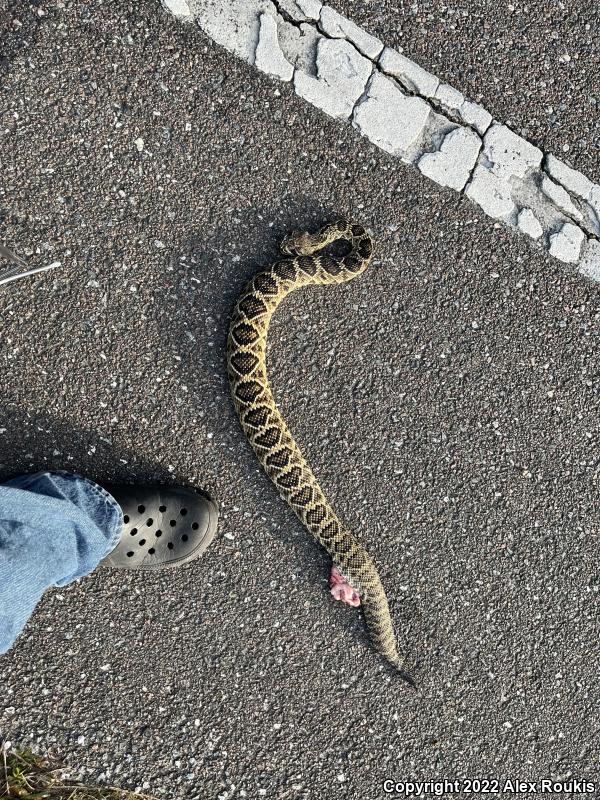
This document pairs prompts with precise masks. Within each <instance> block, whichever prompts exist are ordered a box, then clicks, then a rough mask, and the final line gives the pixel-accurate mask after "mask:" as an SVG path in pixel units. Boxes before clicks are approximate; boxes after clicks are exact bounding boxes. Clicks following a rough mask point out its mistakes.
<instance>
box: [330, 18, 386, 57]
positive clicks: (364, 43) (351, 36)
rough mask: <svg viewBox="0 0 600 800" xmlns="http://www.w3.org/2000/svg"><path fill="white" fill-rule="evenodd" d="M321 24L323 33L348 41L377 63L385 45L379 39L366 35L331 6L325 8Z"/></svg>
mask: <svg viewBox="0 0 600 800" xmlns="http://www.w3.org/2000/svg"><path fill="white" fill-rule="evenodd" d="M320 23H321V24H320V27H321V30H322V31H323V33H326V34H327V35H328V36H332V37H334V38H338V39H347V40H348V41H349V42H352V44H353V45H356V48H357V49H358V50H360V52H361V53H363V54H364V55H365V56H367V58H370V59H371V60H372V61H375V59H376V58H377V57H378V56H379V54H380V53H381V51H382V50H383V44H382V43H381V42H380V41H379V39H376V38H375V37H374V36H371V35H370V34H368V33H366V31H363V29H362V28H359V27H358V25H356V24H355V23H354V22H352V21H351V20H349V19H346V17H343V16H342V15H341V14H338V12H337V11H334V10H333V8H329V6H323V9H322V11H321V18H320Z"/></svg>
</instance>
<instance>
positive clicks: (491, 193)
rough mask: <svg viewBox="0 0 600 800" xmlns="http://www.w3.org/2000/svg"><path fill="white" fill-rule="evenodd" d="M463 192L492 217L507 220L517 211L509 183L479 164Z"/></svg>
mask: <svg viewBox="0 0 600 800" xmlns="http://www.w3.org/2000/svg"><path fill="white" fill-rule="evenodd" d="M465 194H466V195H467V197H470V198H471V200H474V201H475V202H476V203H477V204H478V205H480V206H481V208H482V209H483V210H484V211H485V213H486V214H487V215H488V217H492V219H502V220H507V219H508V218H509V217H510V216H512V215H514V214H515V213H516V211H517V207H516V205H515V204H514V203H513V199H512V192H511V189H510V184H508V183H507V182H506V181H505V180H503V179H502V178H499V177H498V176H497V175H494V174H493V173H492V172H490V170H489V169H487V167H484V166H481V164H479V165H478V166H477V167H476V168H475V172H474V173H473V177H472V178H471V182H470V183H469V184H468V185H467V188H466V189H465Z"/></svg>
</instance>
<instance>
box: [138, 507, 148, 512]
mask: <svg viewBox="0 0 600 800" xmlns="http://www.w3.org/2000/svg"><path fill="white" fill-rule="evenodd" d="M145 510H146V507H145V506H138V511H139V512H140V514H143V513H144V511H145Z"/></svg>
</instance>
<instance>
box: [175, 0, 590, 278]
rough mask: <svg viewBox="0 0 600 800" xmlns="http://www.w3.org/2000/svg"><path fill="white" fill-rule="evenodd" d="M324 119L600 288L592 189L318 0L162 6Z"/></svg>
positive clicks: (191, 1)
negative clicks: (343, 124) (341, 124)
mask: <svg viewBox="0 0 600 800" xmlns="http://www.w3.org/2000/svg"><path fill="white" fill-rule="evenodd" d="M163 3H164V5H165V6H166V7H167V8H168V9H169V10H170V11H171V12H172V13H173V14H175V15H176V16H177V17H178V18H179V19H182V20H187V21H196V22H197V23H198V24H199V25H200V27H201V28H202V30H203V31H204V32H205V33H206V34H207V35H208V36H210V37H211V38H212V39H213V40H214V41H215V42H217V43H218V44H220V45H222V46H223V47H225V48H226V49H227V50H229V51H230V52H231V53H234V54H235V55H236V56H238V57H240V58H242V59H244V60H245V61H247V62H248V63H249V64H252V65H254V66H255V67H256V68H257V69H259V70H261V71H262V72H264V73H266V74H267V75H270V76H271V77H274V78H277V79H279V80H283V81H288V82H292V83H293V86H294V89H295V91H296V93H297V94H298V95H299V96H300V97H303V98H304V99H305V100H307V101H308V102H309V103H312V104H313V105H315V106H317V107H318V108H320V109H321V110H322V111H324V112H325V113H326V114H328V115H329V116H332V117H335V118H337V119H341V120H347V121H349V122H350V123H351V124H352V125H353V126H354V127H355V128H356V129H357V130H358V131H360V133H361V134H362V135H363V136H366V137H367V138H368V139H369V140H370V141H371V142H373V144H375V145H377V147H380V148H381V149H382V150H385V151H386V152H387V153H390V154H391V155H392V156H395V157H397V158H399V159H401V160H402V161H403V162H405V163H408V164H412V165H414V166H416V167H417V168H418V169H419V170H420V171H421V172H422V173H423V174H424V175H426V176H427V177H428V178H430V179H431V180H433V181H435V182H436V183H438V184H440V185H441V186H447V187H449V188H451V189H454V190H455V191H457V192H461V193H463V194H465V195H466V196H467V197H469V198H470V199H471V200H473V201H474V202H475V203H477V204H478V205H479V206H481V208H482V209H483V211H484V212H485V213H486V214H487V215H488V216H490V217H491V218H492V219H494V220H498V221H500V222H502V223H504V224H505V225H507V226H509V227H510V228H512V229H514V230H516V231H518V232H520V233H523V234H526V235H527V236H530V237H531V238H532V239H533V240H534V241H535V242H536V243H537V244H538V245H539V246H541V247H543V248H544V249H545V250H546V251H547V252H548V253H549V254H550V255H551V256H553V257H555V258H557V259H559V260H560V261H562V262H564V263H566V264H570V265H573V266H574V268H575V269H577V270H578V271H579V272H580V273H581V274H582V275H585V276H586V277H588V278H591V279H592V280H595V281H600V186H598V185H597V184H595V183H593V182H592V181H591V180H589V178H587V177H586V176H585V175H582V174H581V173H580V172H577V170H574V169H572V168H571V167H569V166H568V165H567V164H564V163H563V162H562V161H560V160H559V159H557V158H556V157H555V156H553V155H551V154H545V153H543V152H542V151H541V150H540V149H539V148H537V147H535V146H534V145H532V144H531V143H530V142H528V141H526V140H525V139H524V138H523V137H521V136H519V135H518V134H516V133H515V132H514V131H512V130H511V129H510V128H508V127H507V126H506V125H503V124H502V123H501V122H497V121H496V120H494V119H493V118H492V115H491V114H490V113H489V112H488V111H486V110H485V109H484V108H482V107H481V106H480V105H478V104H477V103H473V102H471V101H470V100H468V99H466V98H465V97H464V95H463V94H462V93H461V92H459V91H458V90H457V89H455V88H454V87H452V86H448V84H445V83H442V82H441V81H440V80H439V79H438V78H437V77H436V76H435V75H432V74H431V73H429V72H427V70H425V69H423V68H422V67H420V66H419V65H418V64H416V63H414V62H413V61H411V60H410V59H409V58H407V57H406V56H404V55H402V54H401V53H398V52H396V51H395V50H393V49H392V48H390V47H386V46H385V45H384V44H383V43H382V42H380V41H379V40H378V39H376V38H375V37H374V36H371V35H370V34H369V33H367V32H366V31H364V30H363V29H362V28H360V27H358V26H357V25H356V24H355V23H353V22H352V21H351V20H349V19H347V18H345V17H343V16H342V15H341V14H338V13H337V12H336V11H334V10H333V9H332V8H330V7H328V6H325V5H323V4H322V3H321V2H320V0H163Z"/></svg>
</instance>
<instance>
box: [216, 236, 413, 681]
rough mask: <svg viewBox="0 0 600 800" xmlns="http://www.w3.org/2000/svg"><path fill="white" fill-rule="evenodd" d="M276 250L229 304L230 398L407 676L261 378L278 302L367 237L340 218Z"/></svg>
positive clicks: (380, 602)
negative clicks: (342, 248)
mask: <svg viewBox="0 0 600 800" xmlns="http://www.w3.org/2000/svg"><path fill="white" fill-rule="evenodd" d="M339 240H342V241H345V242H347V243H348V244H349V245H350V251H349V252H348V253H347V255H344V256H340V257H337V256H334V255H330V254H329V253H328V252H325V250H326V248H328V247H329V245H330V244H332V243H333V242H336V241H339ZM281 250H282V251H283V253H284V254H285V256H286V257H285V258H284V259H282V260H281V261H277V262H276V263H274V264H272V265H271V266H270V267H269V268H267V269H265V270H264V271H262V272H259V273H258V274H257V275H256V276H255V277H254V278H253V279H252V280H251V281H250V283H249V284H248V285H247V286H246V288H245V289H244V291H243V292H242V294H241V296H240V298H239V299H238V301H237V304H236V306H235V310H234V312H233V316H232V319H231V323H230V328H229V337H228V341H227V367H228V374H229V382H230V386H231V392H232V396H233V401H234V405H235V408H236V411H237V414H238V416H239V418H240V422H241V424H242V428H243V430H244V433H245V434H246V437H247V438H248V441H249V442H250V445H251V446H252V448H253V450H254V452H255V453H256V455H257V457H258V460H259V461H260V463H261V464H262V466H263V468H264V470H265V472H266V473H267V475H268V476H269V478H270V479H271V480H272V481H273V483H274V484H275V486H276V487H277V490H278V491H279V494H280V495H281V497H282V498H283V499H284V500H285V501H286V502H287V503H288V504H289V505H290V507H291V508H292V510H293V511H294V513H295V514H296V516H297V517H298V518H299V519H300V521H301V522H302V523H303V524H304V526H305V527H306V528H307V530H308V531H309V533H310V534H311V535H312V537H313V538H314V539H315V540H316V541H317V542H318V543H319V544H320V545H322V546H323V547H324V548H325V550H327V552H328V553H329V555H330V556H331V560H332V562H333V566H332V570H331V577H330V587H331V593H332V595H333V596H334V597H335V598H336V599H338V600H342V601H343V602H344V603H347V604H348V605H351V606H358V605H361V606H362V609H363V612H364V616H365V620H366V623H367V627H368V630H369V633H370V636H371V640H372V642H373V645H374V646H375V648H376V649H377V650H378V651H379V652H380V653H381V654H382V655H383V657H384V658H385V659H386V660H387V661H388V662H389V664H391V665H392V666H393V667H394V668H395V669H396V670H397V671H398V672H399V673H400V675H401V676H402V677H403V678H404V679H405V680H406V681H408V682H409V683H411V684H412V679H411V678H410V676H409V675H408V674H407V673H406V672H404V670H403V669H402V665H403V659H402V658H401V656H400V654H399V653H398V648H397V645H396V637H395V635H394V629H393V626H392V620H391V617H390V611H389V607H388V601H387V598H386V594H385V590H384V588H383V585H382V583H381V580H380V578H379V574H378V572H377V568H376V567H375V564H374V563H373V560H372V558H371V557H370V555H369V554H368V553H367V551H366V549H365V548H364V547H363V545H362V544H361V543H360V542H359V541H358V540H357V539H356V537H355V536H354V535H353V534H352V533H351V532H350V530H349V529H348V528H347V527H346V525H344V523H343V522H341V520H340V519H339V517H338V516H337V514H336V513H335V511H334V510H333V509H332V507H331V505H330V504H329V501H328V500H327V498H326V497H325V494H324V492H323V490H322V489H321V486H320V485H319V482H318V481H317V479H316V478H315V476H314V474H313V472H312V470H311V468H310V467H309V465H308V463H307V461H306V459H305V458H304V456H303V455H302V452H301V451H300V448H299V447H298V445H297V444H296V442H295V440H294V437H293V436H292V434H291V433H290V430H289V428H288V426H287V424H286V422H285V420H284V419H283V417H282V415H281V413H280V412H279V410H278V408H277V406H276V404H275V400H274V398H273V393H272V391H271V387H270V385H269V380H268V378H267V364H266V349H267V334H268V330H269V323H270V321H271V317H272V316H273V314H274V313H275V311H276V309H277V308H278V306H279V304H280V303H281V302H282V301H283V300H284V299H285V298H286V297H287V295H288V294H290V292H293V291H294V290H296V289H300V288H302V287H305V286H325V285H332V284H339V283H345V282H346V281H349V280H352V278H355V277H357V276H358V275H360V274H361V273H362V272H364V270H365V269H366V268H367V267H368V265H369V263H370V261H371V255H372V252H373V242H372V239H371V237H370V236H369V234H368V233H367V232H366V231H365V229H364V228H363V227H362V226H361V225H356V224H351V223H349V222H347V221H345V220H340V221H339V222H336V223H334V224H332V225H327V226H325V227H323V228H321V229H320V230H319V231H318V232H317V233H314V234H311V233H307V232H303V231H302V232H300V231H295V232H293V233H291V234H289V235H288V236H287V237H286V238H285V239H284V241H283V242H282V244H281Z"/></svg>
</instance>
